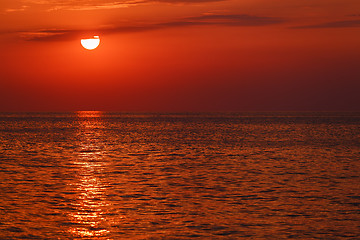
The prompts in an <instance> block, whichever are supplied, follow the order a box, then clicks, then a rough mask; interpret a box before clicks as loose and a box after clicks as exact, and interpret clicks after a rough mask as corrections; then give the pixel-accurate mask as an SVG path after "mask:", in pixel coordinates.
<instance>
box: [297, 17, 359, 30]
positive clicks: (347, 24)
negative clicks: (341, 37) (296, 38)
mask: <svg viewBox="0 0 360 240" xmlns="http://www.w3.org/2000/svg"><path fill="white" fill-rule="evenodd" d="M352 27H360V19H357V20H345V21H336V22H327V23H321V24H314V25H305V26H297V27H293V28H295V29H308V28H352Z"/></svg>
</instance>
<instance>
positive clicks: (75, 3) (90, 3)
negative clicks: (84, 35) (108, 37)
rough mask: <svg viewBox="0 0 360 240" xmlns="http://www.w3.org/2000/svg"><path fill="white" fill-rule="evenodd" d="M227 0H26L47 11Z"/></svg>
mask: <svg viewBox="0 0 360 240" xmlns="http://www.w3.org/2000/svg"><path fill="white" fill-rule="evenodd" d="M219 1H226V0H46V1H45V0H24V2H25V3H27V4H30V5H31V4H33V5H39V6H43V7H44V8H45V9H46V11H57V10H69V11H88V10H104V9H116V8H125V7H130V6H135V5H139V4H148V3H168V4H191V3H209V2H219Z"/></svg>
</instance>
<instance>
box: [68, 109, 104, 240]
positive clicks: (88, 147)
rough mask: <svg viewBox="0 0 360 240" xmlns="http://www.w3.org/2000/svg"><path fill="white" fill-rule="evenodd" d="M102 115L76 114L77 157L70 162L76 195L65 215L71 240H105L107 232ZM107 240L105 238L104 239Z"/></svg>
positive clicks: (93, 113)
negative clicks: (89, 239)
mask: <svg viewBox="0 0 360 240" xmlns="http://www.w3.org/2000/svg"><path fill="white" fill-rule="evenodd" d="M101 114H102V112H93V111H91V112H77V116H78V119H79V132H78V139H79V142H78V143H77V145H78V151H77V154H78V158H77V159H75V160H74V161H73V165H74V166H76V168H77V171H78V174H77V179H76V181H74V183H72V185H73V187H74V189H75V193H76V195H77V198H76V201H74V202H72V203H71V207H72V209H74V210H73V211H71V212H70V213H69V217H70V220H71V222H72V223H73V224H71V227H70V228H69V232H70V234H71V235H73V236H74V237H105V236H106V235H108V234H109V233H110V231H109V230H108V229H107V227H106V226H107V222H106V217H105V216H104V215H105V214H106V209H107V208H108V206H109V205H110V203H109V202H108V201H107V199H106V194H105V192H106V186H105V184H104V180H103V179H102V178H101V177H102V176H103V172H104V169H105V167H106V162H105V161H104V159H103V155H104V152H103V150H102V146H103V144H104V143H103V141H102V134H101V131H100V130H99V129H101V128H102V122H101V118H100V117H101ZM107 239H109V238H107Z"/></svg>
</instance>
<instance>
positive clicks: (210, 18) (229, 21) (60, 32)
mask: <svg viewBox="0 0 360 240" xmlns="http://www.w3.org/2000/svg"><path fill="white" fill-rule="evenodd" d="M282 22H284V21H283V20H282V19H279V18H273V17H260V16H253V15H245V14H229V15H226V14H221V15H220V14H204V15H201V16H195V17H188V18H182V19H180V20H178V21H169V22H162V23H153V24H142V25H130V26H107V27H100V28H96V29H87V30H77V29H43V30H38V31H24V32H20V34H21V36H22V37H23V38H24V39H26V40H28V41H61V40H70V39H74V38H79V37H81V36H84V35H85V34H86V35H88V34H89V33H93V34H95V35H97V34H114V33H129V32H144V31H150V30H158V29H166V28H176V27H191V26H209V25H218V26H229V27H246V26H249V27H253V26H266V25H273V24H279V23H282Z"/></svg>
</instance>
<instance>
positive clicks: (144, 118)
mask: <svg viewBox="0 0 360 240" xmlns="http://www.w3.org/2000/svg"><path fill="white" fill-rule="evenodd" d="M359 160H360V113H314V112H312V113H226V114H225V113H211V114H210V113H209V114H205V113H199V114H195V113H192V114H160V113H159V114H154V113H136V114H135V113H107V112H74V113H2V114H0V239H358V238H359V237H360V174H359V173H360V161H359Z"/></svg>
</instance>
